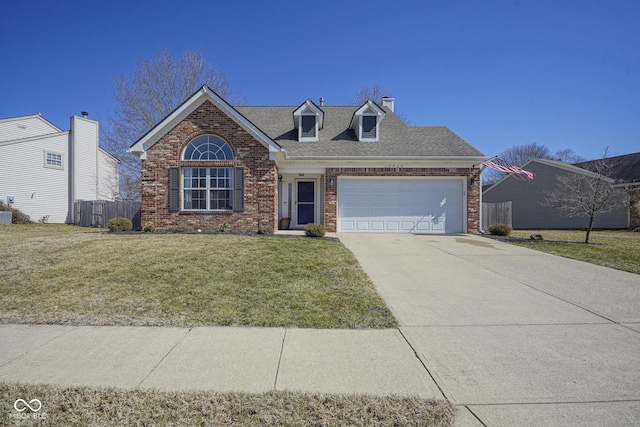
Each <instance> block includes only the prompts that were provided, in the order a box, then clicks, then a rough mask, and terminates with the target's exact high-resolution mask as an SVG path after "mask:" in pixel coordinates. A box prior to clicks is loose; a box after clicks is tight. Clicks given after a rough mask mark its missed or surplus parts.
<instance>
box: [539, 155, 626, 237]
mask: <svg viewBox="0 0 640 427" xmlns="http://www.w3.org/2000/svg"><path fill="white" fill-rule="evenodd" d="M613 166H614V165H613V164H612V162H611V161H610V159H609V156H608V149H605V151H604V155H603V156H602V158H601V159H599V160H598V161H596V162H593V163H592V164H590V165H589V168H590V172H591V173H589V174H579V173H569V174H567V175H558V176H557V178H556V179H557V180H558V186H557V187H556V189H555V190H553V191H551V192H547V193H546V194H547V197H546V198H545V201H544V202H543V206H549V207H553V208H556V209H560V210H562V211H563V212H564V213H565V214H566V215H567V216H569V217H579V216H586V217H589V226H588V228H587V234H586V236H585V239H584V242H585V243H589V237H590V235H591V230H592V229H593V221H594V220H595V218H596V216H598V215H600V214H603V213H606V212H612V211H614V210H616V209H620V208H621V207H624V206H628V203H629V197H628V193H627V192H625V191H624V189H620V188H618V187H614V186H613V185H614V184H615V180H614V179H612V178H610V175H611V170H612V168H613Z"/></svg>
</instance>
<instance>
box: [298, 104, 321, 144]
mask: <svg viewBox="0 0 640 427" xmlns="http://www.w3.org/2000/svg"><path fill="white" fill-rule="evenodd" d="M304 117H311V118H313V119H314V125H313V136H303V127H302V120H303V118H304ZM298 120H299V123H298V141H300V142H316V141H318V116H317V115H316V114H315V113H314V112H312V111H305V112H304V113H302V114H301V115H300V116H299V119H298Z"/></svg>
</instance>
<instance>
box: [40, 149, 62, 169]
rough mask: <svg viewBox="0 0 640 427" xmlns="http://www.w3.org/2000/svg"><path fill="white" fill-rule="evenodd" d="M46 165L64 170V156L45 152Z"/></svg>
mask: <svg viewBox="0 0 640 427" xmlns="http://www.w3.org/2000/svg"><path fill="white" fill-rule="evenodd" d="M44 165H45V166H46V167H49V168H55V169H62V154H58V153H52V152H50V151H45V153H44Z"/></svg>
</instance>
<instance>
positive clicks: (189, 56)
mask: <svg viewBox="0 0 640 427" xmlns="http://www.w3.org/2000/svg"><path fill="white" fill-rule="evenodd" d="M204 84H206V85H208V86H209V87H210V88H211V89H213V90H214V91H215V92H216V93H217V94H218V95H220V96H221V97H222V98H224V99H225V100H226V101H228V102H230V103H231V104H236V105H238V104H242V103H243V101H244V99H243V97H242V95H241V94H240V93H237V92H233V91H231V90H230V89H229V83H228V81H227V77H226V76H225V75H224V73H222V72H221V71H219V70H217V69H216V68H214V67H213V66H212V65H211V63H210V62H209V61H207V60H206V59H205V57H204V55H203V54H202V52H194V51H187V52H184V53H183V54H182V56H181V57H178V58H176V57H174V56H173V55H172V54H171V53H170V52H169V51H168V50H166V49H163V50H161V51H160V52H158V53H157V54H155V56H153V58H150V59H145V60H143V61H141V62H139V63H138V64H137V65H136V67H135V69H134V70H133V72H132V73H131V74H129V75H123V74H117V75H116V76H115V77H114V80H113V98H114V99H115V101H116V109H115V111H114V112H113V113H112V114H111V115H110V116H109V117H108V118H107V120H106V121H105V122H103V125H102V126H101V135H100V139H101V141H102V144H103V146H104V148H105V149H106V150H107V151H109V152H110V153H111V154H113V155H114V156H115V157H116V158H117V159H118V160H119V161H120V193H121V195H122V196H123V197H124V198H125V199H132V200H139V199H140V159H139V158H138V157H137V156H135V155H132V154H130V153H129V152H128V148H129V147H130V146H131V144H133V143H134V142H135V141H136V140H138V138H140V137H141V136H142V135H144V134H145V133H146V132H147V131H149V129H151V128H152V127H153V126H155V125H156V124H157V123H158V122H159V121H161V120H162V119H163V118H164V117H166V116H167V115H168V114H169V113H171V111H173V110H174V109H175V108H176V107H178V106H179V105H180V104H181V103H182V102H184V101H185V100H186V99H187V98H188V97H189V96H191V95H192V94H193V93H194V92H195V91H196V90H198V88H200V87H201V86H202V85H204Z"/></svg>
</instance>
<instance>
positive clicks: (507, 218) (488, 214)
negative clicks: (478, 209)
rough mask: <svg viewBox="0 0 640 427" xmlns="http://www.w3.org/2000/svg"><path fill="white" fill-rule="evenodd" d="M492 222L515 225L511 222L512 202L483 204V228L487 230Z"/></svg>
mask: <svg viewBox="0 0 640 427" xmlns="http://www.w3.org/2000/svg"><path fill="white" fill-rule="evenodd" d="M492 224H507V225H508V226H513V224H512V223H511V202H501V203H483V204H482V228H483V229H484V230H486V229H487V228H489V226H490V225H492Z"/></svg>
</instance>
